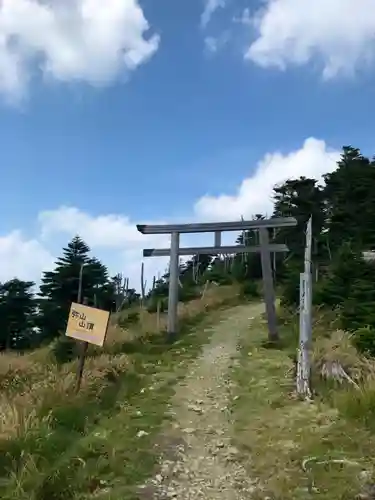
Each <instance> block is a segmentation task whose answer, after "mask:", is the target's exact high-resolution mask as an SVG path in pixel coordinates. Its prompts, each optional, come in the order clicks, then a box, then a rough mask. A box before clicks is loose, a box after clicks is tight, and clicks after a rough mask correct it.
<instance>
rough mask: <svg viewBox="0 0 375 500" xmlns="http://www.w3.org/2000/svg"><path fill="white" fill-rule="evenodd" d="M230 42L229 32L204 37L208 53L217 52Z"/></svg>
mask: <svg viewBox="0 0 375 500" xmlns="http://www.w3.org/2000/svg"><path fill="white" fill-rule="evenodd" d="M228 42H229V33H228V32H224V33H222V34H221V35H219V36H216V37H213V36H207V37H205V39H204V46H205V49H206V52H207V53H208V54H216V53H217V52H218V51H219V50H221V49H222V48H223V47H225V45H227V43H228Z"/></svg>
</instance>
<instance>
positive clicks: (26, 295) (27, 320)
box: [0, 278, 39, 350]
mask: <svg viewBox="0 0 375 500" xmlns="http://www.w3.org/2000/svg"><path fill="white" fill-rule="evenodd" d="M33 287H34V283H33V282H31V281H21V280H19V279H17V278H14V279H12V280H10V281H7V282H6V283H3V284H1V285H0V350H4V349H17V350H24V349H29V348H31V347H35V346H36V345H37V344H38V342H39V338H38V334H37V332H36V331H35V329H34V326H35V313H36V302H35V299H34V295H33V291H32V288H33Z"/></svg>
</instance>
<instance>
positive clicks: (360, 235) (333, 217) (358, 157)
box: [324, 147, 375, 253]
mask: <svg viewBox="0 0 375 500" xmlns="http://www.w3.org/2000/svg"><path fill="white" fill-rule="evenodd" d="M324 181H325V188H324V198H325V202H326V212H327V213H326V215H327V221H326V228H327V231H328V235H327V236H328V239H329V244H330V249H331V252H333V253H334V252H335V251H336V249H337V248H339V247H340V245H341V243H342V242H343V241H350V242H351V244H352V245H355V246H356V247H357V248H359V249H360V250H365V249H372V248H375V190H374V185H375V163H374V162H370V160H369V159H368V158H365V157H363V156H362V154H361V153H360V151H359V150H358V149H355V148H352V147H344V148H343V154H342V156H341V159H340V161H339V162H338V169H337V170H336V171H334V172H332V173H330V174H327V175H325V176H324Z"/></svg>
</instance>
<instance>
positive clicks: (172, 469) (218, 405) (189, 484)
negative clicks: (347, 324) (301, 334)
mask: <svg viewBox="0 0 375 500" xmlns="http://www.w3.org/2000/svg"><path fill="white" fill-rule="evenodd" d="M263 310H264V306H263V305H260V304H256V305H250V306H249V305H246V306H238V307H235V308H233V309H231V310H229V311H228V316H227V317H226V318H225V319H224V320H221V321H220V322H219V323H218V324H216V325H215V326H213V327H212V329H213V330H212V335H211V338H210V342H209V343H208V344H207V345H206V346H205V347H204V348H203V351H202V353H201V355H200V356H199V357H198V358H197V359H196V360H194V362H192V364H191V366H190V369H189V370H188V375H187V376H186V377H185V379H184V380H183V381H182V382H181V383H179V385H177V386H176V388H175V394H174V396H173V398H172V400H171V403H170V414H171V416H172V417H173V424H172V425H170V423H169V424H168V425H166V427H165V429H164V432H163V445H162V448H163V453H162V456H161V458H160V464H159V467H158V468H159V470H158V473H157V474H156V475H155V476H154V477H153V478H152V479H150V480H149V481H147V483H146V484H144V485H142V487H141V488H140V497H141V498H144V499H148V498H159V499H164V498H165V499H167V498H180V499H210V500H216V499H225V500H232V499H242V498H249V496H250V494H251V492H252V491H253V490H254V489H255V488H254V483H253V481H252V480H251V478H250V477H249V475H248V473H247V472H246V470H245V469H244V468H243V466H242V465H241V464H240V463H239V462H238V461H237V460H236V458H237V454H238V451H237V449H236V448H234V447H233V446H231V425H230V411H229V406H230V401H229V399H230V398H229V396H230V386H231V382H230V378H229V371H230V367H231V365H232V362H233V360H234V359H235V357H236V356H237V354H238V346H239V341H240V340H241V337H242V336H243V335H245V334H248V333H249V326H250V325H251V321H252V320H253V319H254V317H256V316H259V315H260V314H261V313H262V312H263Z"/></svg>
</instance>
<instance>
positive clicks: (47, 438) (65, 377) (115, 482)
mask: <svg viewBox="0 0 375 500" xmlns="http://www.w3.org/2000/svg"><path fill="white" fill-rule="evenodd" d="M238 300H239V296H238V294H237V291H236V290H234V289H233V288H229V287H222V288H221V289H218V290H215V291H211V292H210V293H207V295H206V297H205V299H204V300H203V301H192V303H190V304H188V305H186V306H184V307H183V310H182V311H180V318H181V322H182V326H183V328H182V331H181V335H180V336H179V339H178V340H177V341H176V342H175V343H174V344H173V345H166V344H165V342H164V339H165V335H164V333H165V332H164V328H163V322H162V321H161V328H160V331H159V332H156V331H155V322H156V320H155V316H154V317H153V316H152V315H147V317H146V319H145V318H143V319H144V323H142V324H141V325H135V326H133V327H132V328H131V329H130V328H129V330H125V329H120V328H118V327H116V325H115V324H113V325H112V327H111V332H110V336H109V338H108V343H107V345H106V346H105V348H104V350H102V351H100V350H99V349H96V348H92V349H90V351H89V357H88V359H87V363H86V368H85V374H84V379H83V384H82V390H81V392H80V393H79V394H78V395H76V394H75V393H74V386H75V370H76V361H74V362H71V363H68V364H64V365H58V364H57V363H55V362H53V357H52V356H51V352H50V350H48V349H43V350H40V351H36V352H35V353H32V354H30V355H26V356H12V355H3V356H1V357H0V389H1V397H0V497H1V498H2V500H26V499H27V500H84V499H87V500H88V499H93V498H98V499H101V500H136V499H137V498H138V495H137V485H138V484H139V483H141V482H142V481H143V480H144V479H145V478H146V477H148V476H149V475H150V474H151V473H152V471H153V467H154V464H155V461H156V459H157V456H158V448H157V447H156V446H155V444H154V443H156V442H157V440H156V436H157V435H158V433H159V431H160V429H161V426H162V424H163V422H165V420H166V419H167V418H168V412H167V409H168V401H169V399H170V397H171V395H172V392H173V387H174V384H175V383H176V381H177V380H178V379H179V378H181V377H183V376H184V374H185V372H186V369H187V367H188V364H189V361H190V360H191V359H192V358H194V357H195V356H197V354H198V353H199V352H200V349H201V346H202V345H203V344H204V343H205V342H206V341H207V339H208V336H209V325H210V324H211V323H212V322H213V321H217V319H218V317H220V314H224V313H223V312H220V311H218V310H219V309H223V308H225V306H226V305H231V304H233V303H235V302H238ZM210 310H213V311H215V314H207V312H209V311H210ZM163 321H164V319H163ZM198 325H199V326H198Z"/></svg>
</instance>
